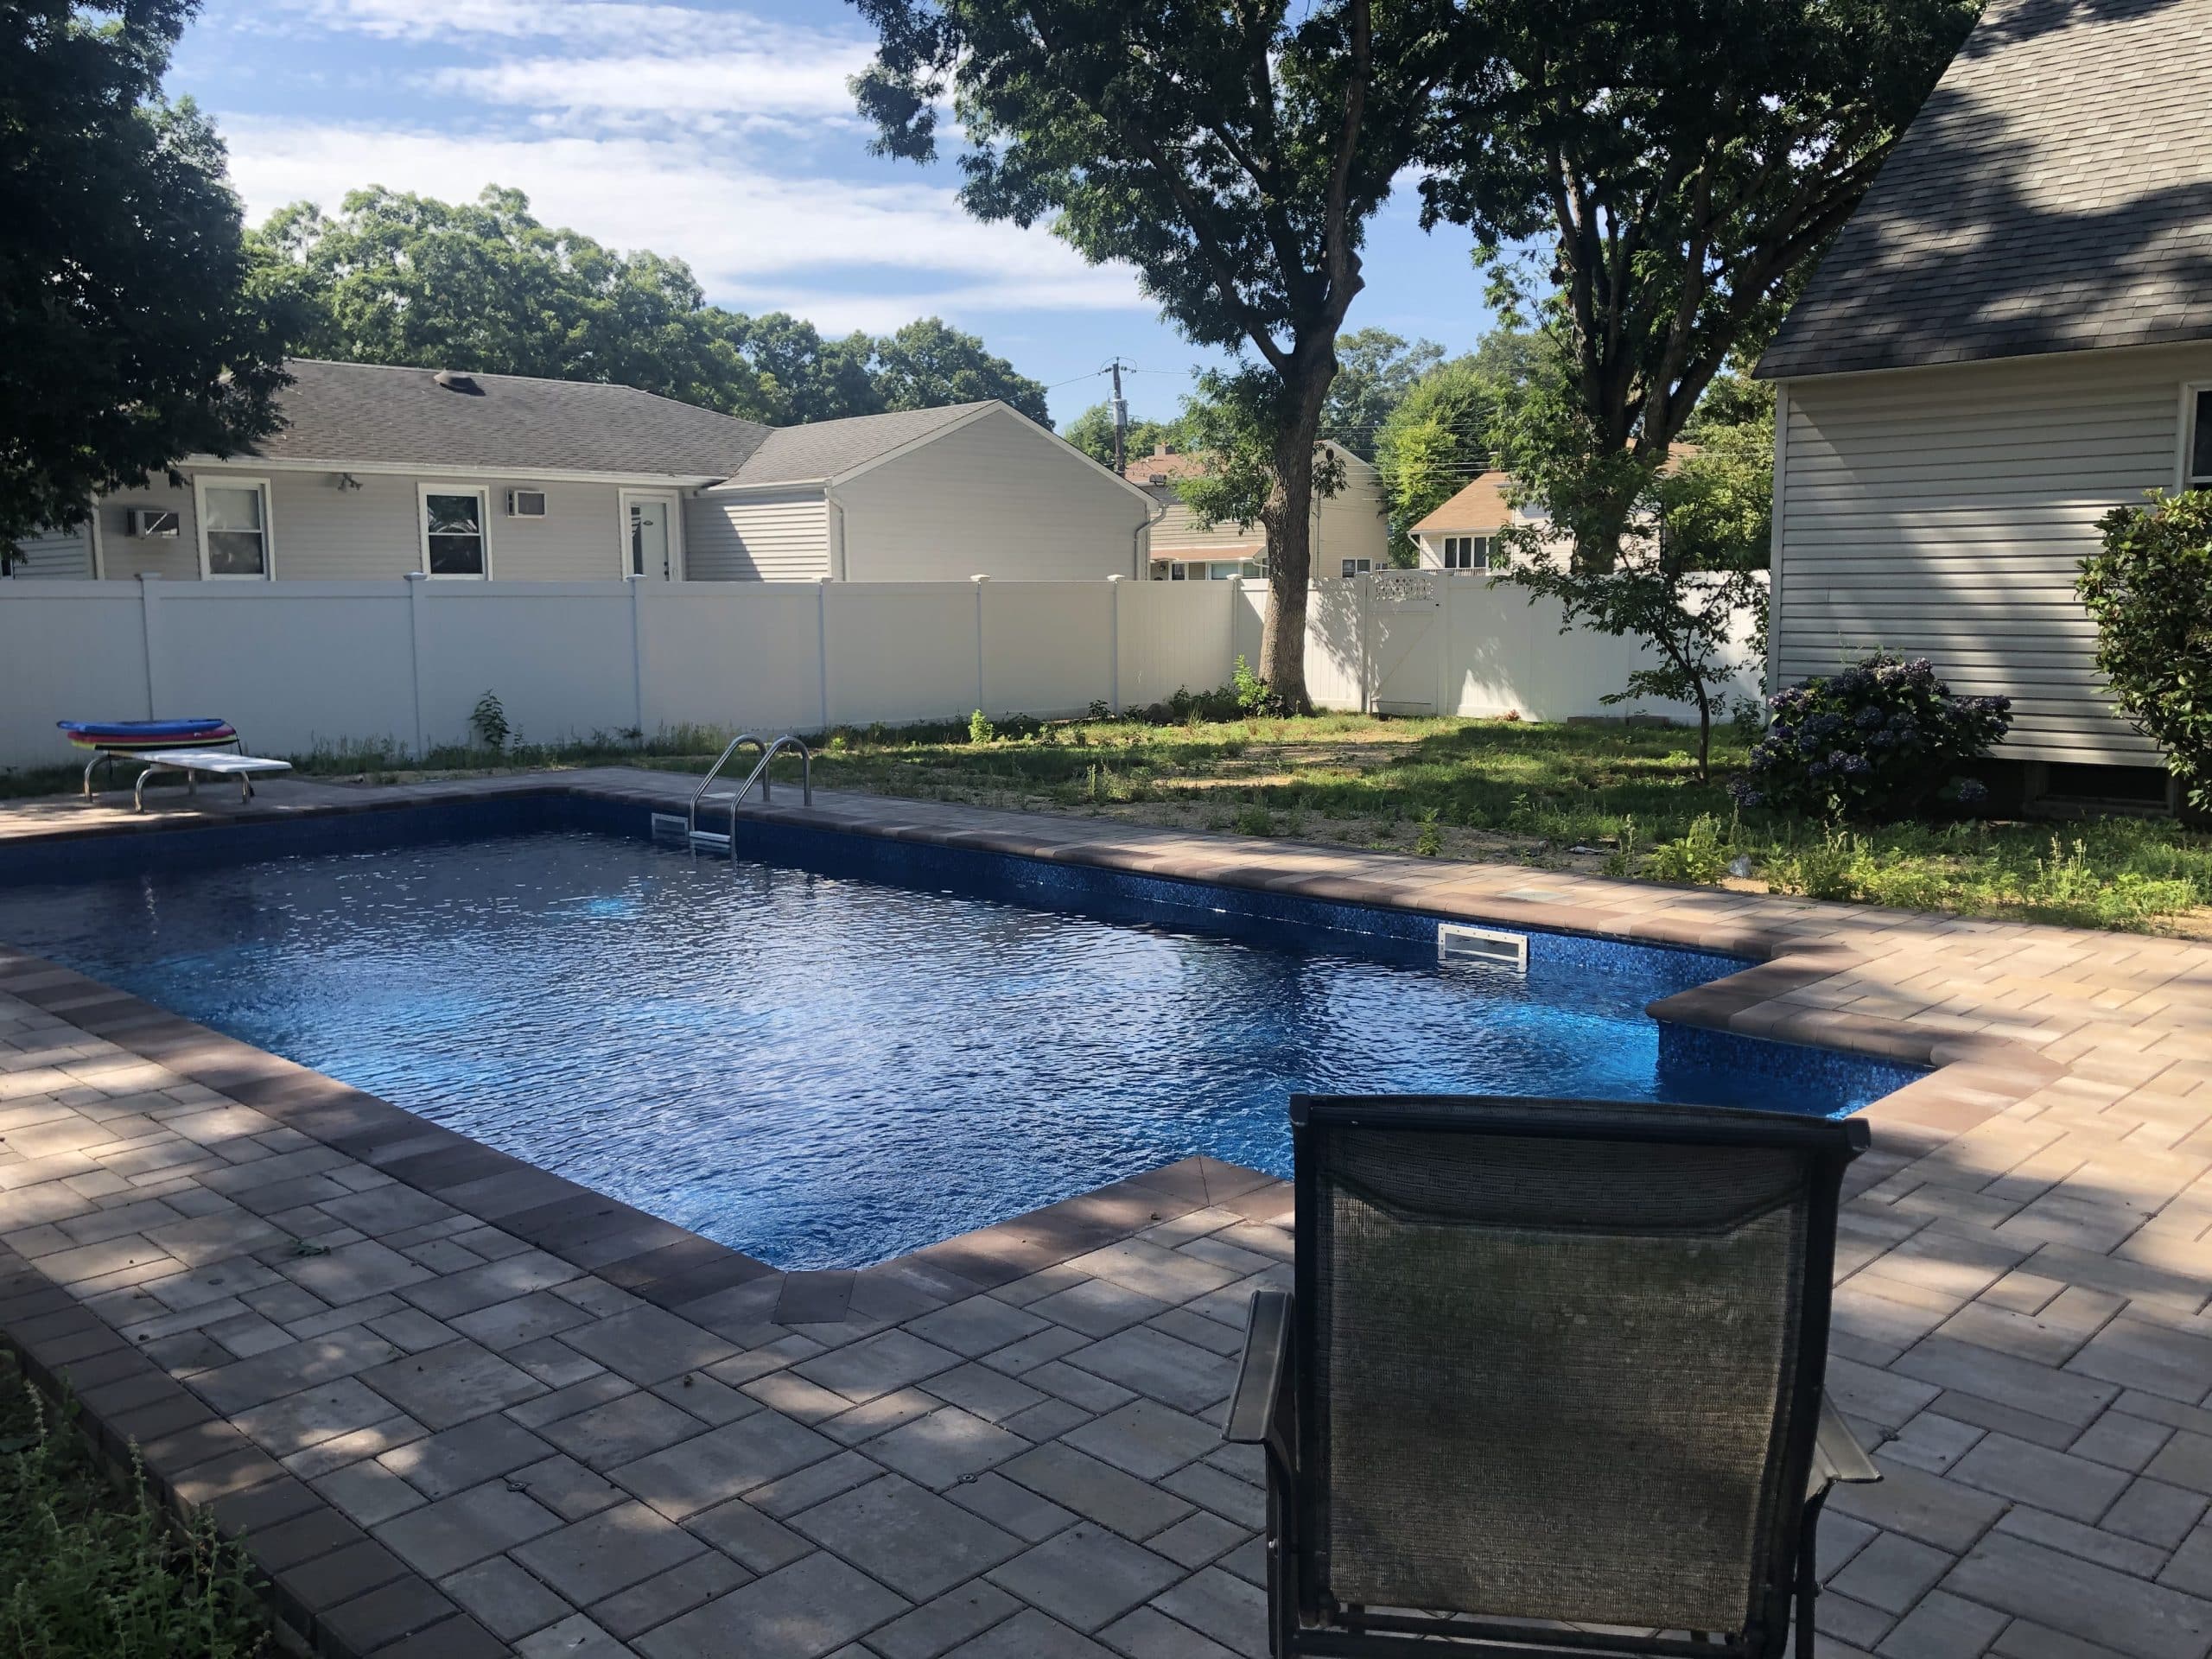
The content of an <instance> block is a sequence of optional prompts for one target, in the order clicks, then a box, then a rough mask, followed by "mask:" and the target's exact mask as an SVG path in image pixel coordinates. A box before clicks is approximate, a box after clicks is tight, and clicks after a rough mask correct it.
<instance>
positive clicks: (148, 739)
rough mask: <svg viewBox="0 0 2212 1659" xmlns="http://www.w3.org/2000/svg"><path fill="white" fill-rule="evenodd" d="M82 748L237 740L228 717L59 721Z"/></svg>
mask: <svg viewBox="0 0 2212 1659" xmlns="http://www.w3.org/2000/svg"><path fill="white" fill-rule="evenodd" d="M54 724H55V725H57V726H59V727H60V728H61V729H62V731H63V732H64V733H66V734H67V736H68V739H69V741H71V742H72V743H73V744H75V745H76V746H77V747H79V748H80V749H131V750H136V749H197V748H204V747H207V745H208V744H210V743H229V742H232V741H236V739H237V737H238V733H237V732H235V731H233V730H232V728H231V723H230V721H227V720H205V719H202V720H58V721H54Z"/></svg>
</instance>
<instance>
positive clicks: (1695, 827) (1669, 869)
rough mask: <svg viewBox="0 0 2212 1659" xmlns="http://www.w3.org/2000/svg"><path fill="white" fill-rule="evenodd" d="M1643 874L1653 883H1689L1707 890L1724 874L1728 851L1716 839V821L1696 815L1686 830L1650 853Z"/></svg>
mask: <svg viewBox="0 0 2212 1659" xmlns="http://www.w3.org/2000/svg"><path fill="white" fill-rule="evenodd" d="M1643 874H1646V875H1647V876H1649V877H1650V878H1651V879H1652V880H1655V881H1689V882H1694V883H1696V884H1697V885H1698V886H1700V887H1709V886H1711V885H1712V884H1713V882H1715V881H1718V880H1719V879H1720V878H1721V877H1722V876H1724V875H1726V874H1728V849H1727V847H1726V845H1725V844H1724V843H1723V842H1722V841H1721V839H1720V820H1719V819H1718V818H1716V817H1713V814H1712V813H1710V812H1700V813H1699V814H1698V815H1697V817H1694V818H1693V819H1691V820H1690V827H1689V830H1688V833H1687V834H1685V835H1683V836H1681V837H1679V838H1678V839H1676V840H1674V841H1668V842H1661V843H1660V844H1659V845H1658V846H1656V847H1655V848H1653V849H1651V856H1650V857H1649V859H1648V860H1646V861H1645V862H1644V866H1643Z"/></svg>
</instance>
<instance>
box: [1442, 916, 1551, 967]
mask: <svg viewBox="0 0 2212 1659" xmlns="http://www.w3.org/2000/svg"><path fill="white" fill-rule="evenodd" d="M1436 959H1437V961H1439V962H1488V963H1497V965H1498V966H1499V967H1501V968H1511V969H1516V971H1518V972H1520V973H1524V974H1525V973H1527V972H1528V971H1529V936H1528V935H1527V934H1525V933H1502V932H1500V931H1498V930H1497V929H1496V928H1494V927H1470V926H1468V925H1466V924H1465V923H1464V922H1439V923H1438V924H1437V925H1436Z"/></svg>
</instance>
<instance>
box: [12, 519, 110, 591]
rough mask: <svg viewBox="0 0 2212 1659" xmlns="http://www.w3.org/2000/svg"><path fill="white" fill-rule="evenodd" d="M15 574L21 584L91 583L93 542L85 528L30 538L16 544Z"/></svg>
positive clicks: (75, 525)
mask: <svg viewBox="0 0 2212 1659" xmlns="http://www.w3.org/2000/svg"><path fill="white" fill-rule="evenodd" d="M14 574H15V575H16V577H17V578H18V579H21V580H41V579H43V580H45V581H49V582H55V581H59V582H89V581H91V580H92V535H91V532H90V531H89V530H88V529H87V527H86V525H85V524H72V525H70V526H68V527H67V528H66V529H62V530H48V531H42V532H41V533H40V534H39V535H36V536H26V537H22V539H20V540H19V541H17V542H16V563H15V569H14Z"/></svg>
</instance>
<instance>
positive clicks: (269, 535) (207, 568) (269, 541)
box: [192, 473, 277, 582]
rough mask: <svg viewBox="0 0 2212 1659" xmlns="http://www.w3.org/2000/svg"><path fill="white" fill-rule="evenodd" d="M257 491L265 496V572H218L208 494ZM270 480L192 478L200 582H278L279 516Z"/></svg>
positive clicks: (222, 475)
mask: <svg viewBox="0 0 2212 1659" xmlns="http://www.w3.org/2000/svg"><path fill="white" fill-rule="evenodd" d="M210 486H213V488H216V489H219V490H247V489H250V490H253V491H256V492H257V493H259V494H260V497H261V569H260V571H259V573H258V574H257V575H245V574H242V573H241V572H238V571H236V570H218V569H215V568H214V563H213V559H212V558H211V557H210V556H209V553H208V548H207V491H208V489H209V487H210ZM270 494H271V492H270V487H269V480H267V479H265V478H252V477H249V476H247V475H246V474H244V473H212V474H211V473H194V474H193V475H192V530H193V539H194V541H196V542H197V543H199V551H200V581H202V582H274V581H276V580H277V516H276V514H275V512H272V511H271V503H270Z"/></svg>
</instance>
